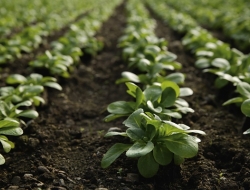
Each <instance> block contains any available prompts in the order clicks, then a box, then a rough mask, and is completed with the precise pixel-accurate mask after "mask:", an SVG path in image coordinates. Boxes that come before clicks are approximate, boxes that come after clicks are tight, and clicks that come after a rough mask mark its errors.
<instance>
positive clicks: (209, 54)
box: [196, 50, 214, 57]
mask: <svg viewBox="0 0 250 190" xmlns="http://www.w3.org/2000/svg"><path fill="white" fill-rule="evenodd" d="M213 55H214V53H213V52H212V51H205V50H199V51H197V52H196V56H198V57H212V56H213Z"/></svg>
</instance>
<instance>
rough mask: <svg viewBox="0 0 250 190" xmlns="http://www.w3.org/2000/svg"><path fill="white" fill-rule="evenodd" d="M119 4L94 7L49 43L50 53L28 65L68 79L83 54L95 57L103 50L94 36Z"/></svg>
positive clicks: (101, 42)
mask: <svg viewBox="0 0 250 190" xmlns="http://www.w3.org/2000/svg"><path fill="white" fill-rule="evenodd" d="M119 2H120V0H116V1H114V2H112V3H107V5H106V6H105V7H101V6H99V7H96V8H95V9H94V10H92V11H91V12H90V13H89V14H88V15H86V16H85V17H84V18H82V19H81V20H79V21H78V22H75V23H74V24H71V25H70V29H69V30H68V31H67V32H66V33H65V35H64V36H62V37H60V38H59V39H58V40H57V41H52V42H51V43H50V46H51V50H50V51H48V50H47V51H46V52H45V53H44V54H41V55H39V56H38V57H37V58H36V59H35V60H33V61H31V62H30V63H29V65H30V66H31V67H33V68H45V69H47V70H48V71H49V72H50V73H51V74H52V75H57V76H61V77H64V78H68V77H69V76H70V73H71V72H72V70H73V68H74V67H75V66H76V64H77V63H78V62H79V60H80V56H83V53H85V54H89V55H92V56H95V55H96V53H97V52H99V51H100V50H101V49H102V48H103V46H104V44H103V41H102V40H100V39H97V38H95V37H94V35H95V34H96V32H97V31H98V30H99V29H100V27H101V25H102V23H103V22H104V21H105V20H106V19H107V18H108V17H109V16H110V14H111V13H112V10H113V9H114V6H115V5H117V3H119ZM106 7H108V8H110V9H108V8H106ZM100 15H102V17H101V18H100Z"/></svg>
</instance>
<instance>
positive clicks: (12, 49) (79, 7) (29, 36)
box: [0, 0, 95, 64]
mask: <svg viewBox="0 0 250 190" xmlns="http://www.w3.org/2000/svg"><path fill="white" fill-rule="evenodd" d="M58 3H59V2H58ZM71 3H72V2H71ZM71 3H70V4H69V5H72V4H71ZM59 4H60V3H59ZM64 6H66V5H64ZM94 6H95V5H94V3H93V2H91V1H89V0H85V1H79V0H76V1H75V3H74V6H67V7H65V8H64V10H61V11H60V12H59V13H58V14H56V13H55V12H51V14H49V15H47V18H46V19H45V20H44V21H43V22H38V23H36V24H35V25H31V26H28V27H25V28H24V29H23V30H22V31H21V32H20V33H17V34H15V35H14V36H12V37H11V38H10V39H2V40H1V44H0V64H6V63H8V62H11V61H14V60H15V59H16V58H20V57H21V56H22V53H30V52H32V51H33V50H34V49H35V48H38V47H39V45H40V44H42V42H43V38H44V37H46V36H49V35H51V34H53V32H54V31H56V30H59V29H61V28H63V27H64V26H66V25H67V24H68V23H69V22H70V21H74V20H75V19H76V17H77V16H79V15H80V14H81V13H83V12H86V11H88V10H90V9H91V8H93V7H94Z"/></svg>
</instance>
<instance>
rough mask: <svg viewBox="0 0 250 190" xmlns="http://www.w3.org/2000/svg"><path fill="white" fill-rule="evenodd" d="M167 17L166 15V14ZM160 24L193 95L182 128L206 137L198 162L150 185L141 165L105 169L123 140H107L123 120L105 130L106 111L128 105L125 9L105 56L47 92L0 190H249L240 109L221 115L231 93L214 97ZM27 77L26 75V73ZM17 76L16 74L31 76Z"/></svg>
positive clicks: (106, 30) (107, 36) (109, 30)
mask: <svg viewBox="0 0 250 190" xmlns="http://www.w3.org/2000/svg"><path fill="white" fill-rule="evenodd" d="M166 14H167V13H166ZM151 16H152V18H155V19H156V20H157V27H156V35H157V36H158V37H164V38H166V39H167V40H168V42H169V45H168V49H169V51H171V52H173V53H175V54H176V55H177V56H178V61H179V62H181V63H182V64H183V68H182V69H181V72H182V73H185V75H186V80H185V86H187V87H190V88H192V89H193V91H194V94H193V95H192V96H190V97H188V98H186V100H187V101H188V102H189V103H190V107H191V108H193V109H194V110H195V113H189V114H187V115H185V116H184V117H183V119H181V120H179V121H178V122H179V123H184V124H186V125H189V126H190V127H191V128H192V129H199V130H203V131H205V132H206V134H207V135H206V136H202V137H200V136H199V137H200V138H201V142H200V143H199V152H198V155H197V156H195V157H194V158H191V159H186V160H185V162H184V163H183V164H182V165H180V166H176V165H174V164H172V163H171V164H170V165H168V166H164V167H161V168H160V170H159V172H158V173H157V175H156V176H154V177H153V178H150V179H145V178H143V177H141V176H140V174H139V173H138V170H137V165H136V164H137V160H135V159H129V158H127V157H126V156H125V155H122V156H121V157H119V158H118V159H117V161H115V162H114V163H113V164H112V165H111V166H110V167H109V168H107V169H102V168H101V167H100V162H101V159H102V157H103V155H104V153H105V152H106V151H107V150H108V149H109V148H110V147H111V146H112V145H113V144H114V143H116V142H129V141H128V140H127V139H120V138H118V137H111V138H104V137H103V136H104V134H105V133H106V132H107V130H108V129H109V128H110V127H119V128H123V127H124V126H123V125H122V120H117V121H114V122H110V123H105V122H104V121H103V118H104V117H105V116H106V115H107V114H108V113H107V111H106V107H107V105H108V104H109V103H111V102H114V101H117V100H127V99H128V98H129V97H128V95H127V94H126V88H125V85H124V84H120V85H115V81H116V80H117V79H118V78H120V74H121V72H122V71H125V70H127V69H128V68H127V63H126V62H123V61H122V59H121V50H120V49H119V48H117V43H118V39H119V37H120V36H121V35H122V34H123V30H124V28H125V26H126V14H125V6H124V4H122V5H120V6H118V7H117V8H116V10H115V11H114V14H113V15H112V16H111V17H110V18H109V19H108V20H107V21H106V22H104V23H103V27H102V28H101V30H100V31H99V32H98V34H97V37H98V38H102V39H103V40H104V42H105V48H104V49H103V50H102V51H101V52H100V53H99V54H98V55H96V56H94V57H92V58H89V57H86V56H83V57H82V61H81V63H80V64H79V65H78V67H77V68H76V69H75V71H74V72H73V73H72V76H71V78H69V79H60V80H59V83H60V84H61V85H62V87H63V90H62V91H56V90H53V89H47V91H46V93H45V96H46V97H47V98H46V100H47V103H46V105H44V106H41V107H39V108H38V112H39V118H37V119H36V120H34V121H31V122H29V125H28V126H27V127H25V128H24V135H22V136H21V137H15V138H11V140H13V141H14V142H15V143H16V147H15V149H13V150H12V151H11V152H10V153H8V154H4V153H3V154H4V156H5V158H6V164H5V165H2V166H0V189H1V190H5V189H6V190H7V189H20V190H26V189H27V190H29V189H32V190H33V189H35V190H39V189H46V190H47V189H51V190H64V189H68V190H85V189H86V190H88V189H90V190H92V189H93V190H95V189H97V190H98V189H99V190H105V189H109V190H116V189H117V190H168V189H169V190H181V189H183V190H193V189H194V190H196V189H199V190H210V189H211V190H212V189H213V190H217V189H222V190H237V189H240V190H247V189H250V168H249V167H250V151H249V148H250V140H249V136H245V135H242V129H241V127H242V125H243V122H244V117H243V116H242V115H241V114H240V110H239V108H237V107H222V106H221V104H222V103H223V102H224V101H225V100H227V99H228V98H230V97H232V95H233V88H231V87H229V88H225V89H222V90H217V89H215V88H214V87H213V81H214V77H213V76H211V75H208V74H206V73H202V71H200V70H198V69H196V68H195V67H194V66H193V65H194V61H195V59H194V57H193V56H192V55H191V54H190V53H188V52H187V51H186V50H185V49H184V47H183V46H182V44H181V36H179V35H178V34H177V33H175V32H174V31H172V30H171V29H170V28H169V27H168V26H167V25H166V24H165V23H163V22H162V21H161V20H159V19H158V18H156V17H155V16H154V15H153V14H152V13H151ZM22 69H23V70H22ZM25 69H26V68H25V67H23V68H20V71H19V73H26V72H27V71H26V70H25Z"/></svg>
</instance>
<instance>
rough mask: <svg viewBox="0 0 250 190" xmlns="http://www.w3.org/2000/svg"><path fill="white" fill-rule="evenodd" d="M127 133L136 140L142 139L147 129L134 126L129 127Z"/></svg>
mask: <svg viewBox="0 0 250 190" xmlns="http://www.w3.org/2000/svg"><path fill="white" fill-rule="evenodd" d="M126 134H127V135H128V137H129V138H131V139H132V140H134V141H140V140H142V139H143V138H144V137H145V136H146V134H145V131H143V130H142V129H141V128H134V127H130V128H128V129H127V130H126Z"/></svg>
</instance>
